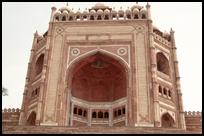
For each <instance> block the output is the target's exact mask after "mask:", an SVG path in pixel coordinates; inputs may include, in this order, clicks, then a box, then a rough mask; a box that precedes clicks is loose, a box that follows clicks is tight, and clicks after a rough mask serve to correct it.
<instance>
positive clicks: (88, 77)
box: [66, 51, 129, 126]
mask: <svg viewBox="0 0 204 136" xmlns="http://www.w3.org/2000/svg"><path fill="white" fill-rule="evenodd" d="M128 71H129V67H128V65H127V64H126V62H125V61H124V60H123V59H122V58H120V57H119V56H116V55H114V54H112V53H109V52H106V51H92V52H89V53H87V54H84V55H82V56H79V57H78V58H76V59H75V60H74V61H72V62H71V63H70V64H69V65H68V69H67V75H69V76H67V77H66V79H67V81H68V84H67V85H68V88H67V90H68V91H69V92H68V97H69V96H70V97H69V98H71V99H70V100H68V103H67V104H68V106H69V105H70V106H71V107H70V108H69V109H71V110H69V111H67V112H69V113H68V116H71V118H70V121H69V120H68V121H69V123H70V125H71V126H77V125H79V124H81V123H82V122H80V118H81V119H82V120H84V121H85V122H87V124H84V125H85V126H86V125H90V124H91V125H94V124H97V123H98V124H100V123H101V122H100V121H102V120H104V121H105V122H106V123H107V125H111V124H112V123H111V122H113V120H115V119H118V118H121V119H122V120H121V121H122V122H126V123H121V124H123V125H125V124H126V125H127V122H128V121H127V117H128V115H126V114H129V113H128V112H127V113H124V114H122V115H121V116H119V117H118V118H112V117H111V116H109V115H111V114H112V112H113V111H112V110H111V108H113V110H115V109H116V108H122V107H124V108H125V109H126V108H127V106H128V98H127V97H128V96H127V92H128V91H129V90H128V84H129V80H128V77H129V74H128V73H129V72H128ZM80 103H81V104H80ZM82 103H84V104H82ZM107 106H108V108H107ZM74 107H80V108H82V109H84V110H87V111H88V112H87V113H86V114H87V116H86V117H83V116H80V115H78V114H74V112H76V111H74ZM90 109H91V110H90ZM125 109H124V110H125ZM95 111H96V114H95V113H94V112H95ZM100 111H101V112H103V116H99V117H98V113H99V112H100ZM127 111H128V110H127ZM105 113H106V114H105ZM89 116H91V119H90V120H89V119H88V118H87V117H89ZM110 117H111V118H112V119H111V121H110ZM76 118H78V119H79V120H78V121H77V119H76ZM67 119H68V118H67ZM88 120H89V121H88ZM92 121H93V122H94V121H96V122H94V123H93V122H92ZM88 122H89V123H88ZM77 123H78V124H77ZM92 123H93V124H92Z"/></svg>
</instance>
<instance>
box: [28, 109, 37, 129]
mask: <svg viewBox="0 0 204 136" xmlns="http://www.w3.org/2000/svg"><path fill="white" fill-rule="evenodd" d="M35 120H36V113H35V112H34V111H32V112H31V113H30V115H29V117H28V119H27V122H26V124H27V125H30V126H34V125H35Z"/></svg>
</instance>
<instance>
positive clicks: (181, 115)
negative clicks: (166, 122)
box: [170, 29, 186, 129]
mask: <svg viewBox="0 0 204 136" xmlns="http://www.w3.org/2000/svg"><path fill="white" fill-rule="evenodd" d="M170 35H171V44H172V52H173V63H174V70H175V78H176V79H175V80H176V90H177V93H178V105H179V117H178V118H179V128H182V129H186V124H185V116H184V110H183V100H182V92H181V87H180V76H179V70H178V60H177V54H176V44H175V39H174V31H173V30H172V29H171V31H170Z"/></svg>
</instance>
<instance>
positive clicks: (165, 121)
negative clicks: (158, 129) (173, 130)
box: [161, 113, 174, 128]
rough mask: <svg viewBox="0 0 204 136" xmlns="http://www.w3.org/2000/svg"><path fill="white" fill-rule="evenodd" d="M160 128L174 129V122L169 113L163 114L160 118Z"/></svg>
mask: <svg viewBox="0 0 204 136" xmlns="http://www.w3.org/2000/svg"><path fill="white" fill-rule="evenodd" d="M161 126H162V127H165V128H170V127H174V120H173V118H172V117H171V115H170V114H169V113H165V114H164V115H163V116H162V118H161Z"/></svg>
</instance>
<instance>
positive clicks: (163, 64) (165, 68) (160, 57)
mask: <svg viewBox="0 0 204 136" xmlns="http://www.w3.org/2000/svg"><path fill="white" fill-rule="evenodd" d="M156 58H157V70H158V71H160V72H162V73H164V74H167V75H169V61H168V59H167V58H166V57H165V55H164V54H163V53H161V52H159V53H157V57H156Z"/></svg>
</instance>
